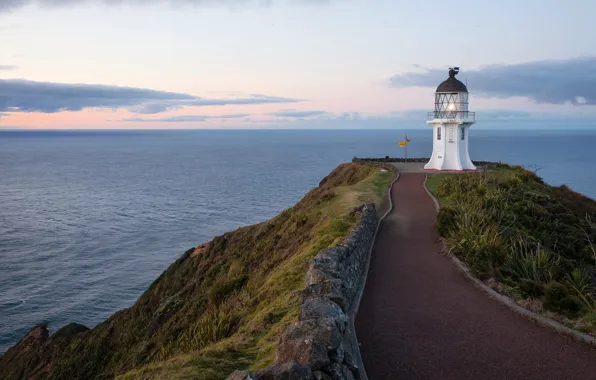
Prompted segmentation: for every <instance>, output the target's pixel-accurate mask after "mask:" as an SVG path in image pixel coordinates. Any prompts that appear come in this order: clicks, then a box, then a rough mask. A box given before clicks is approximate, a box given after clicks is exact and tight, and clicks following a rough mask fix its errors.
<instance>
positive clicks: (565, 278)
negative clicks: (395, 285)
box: [427, 164, 596, 334]
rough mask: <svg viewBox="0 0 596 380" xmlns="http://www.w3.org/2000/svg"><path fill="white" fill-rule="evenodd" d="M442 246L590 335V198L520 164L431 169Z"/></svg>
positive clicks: (595, 321) (595, 314)
mask: <svg viewBox="0 0 596 380" xmlns="http://www.w3.org/2000/svg"><path fill="white" fill-rule="evenodd" d="M427 185H428V188H429V190H430V191H431V192H432V193H434V195H435V196H437V198H438V200H439V203H440V204H441V209H440V212H439V214H438V218H437V229H438V231H439V233H440V235H441V236H442V238H443V239H444V242H445V245H446V248H447V250H448V251H449V252H450V253H451V254H454V255H456V256H457V257H459V258H460V259H461V260H463V261H464V262H465V263H466V264H467V265H468V266H469V268H470V269H471V270H472V271H473V272H474V273H475V275H476V276H477V277H479V278H480V279H482V280H484V281H486V282H487V283H488V284H490V285H491V286H492V287H493V288H495V289H496V290H498V291H500V292H501V293H504V294H507V295H509V296H511V297H512V298H514V299H516V300H517V302H518V303H519V304H521V305H523V306H525V307H527V308H529V309H532V310H533V311H536V312H544V313H547V314H549V316H551V317H554V318H556V319H559V320H560V321H563V322H565V323H567V324H568V325H571V327H575V328H578V329H580V330H583V331H585V332H589V333H592V334H594V333H596V298H595V290H596V283H595V278H596V276H595V275H596V270H595V264H596V202H595V201H593V200H591V199H589V198H587V197H584V196H583V195H581V194H578V193H575V192H573V191H571V190H570V189H569V188H567V187H566V186H560V187H551V186H548V185H546V184H545V183H544V182H543V181H542V179H541V178H539V177H538V176H537V175H536V174H535V173H534V172H531V171H528V170H526V169H524V168H522V167H519V166H508V165H504V164H499V165H496V166H495V167H494V168H493V169H492V170H490V171H488V172H485V173H473V174H464V175H459V174H437V175H433V176H431V177H430V178H429V180H428V182H427Z"/></svg>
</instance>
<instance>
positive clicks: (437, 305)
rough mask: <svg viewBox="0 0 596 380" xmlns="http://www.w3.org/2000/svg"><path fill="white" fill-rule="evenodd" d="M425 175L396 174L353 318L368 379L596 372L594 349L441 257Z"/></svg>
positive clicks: (563, 377)
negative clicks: (496, 296) (488, 290)
mask: <svg viewBox="0 0 596 380" xmlns="http://www.w3.org/2000/svg"><path fill="white" fill-rule="evenodd" d="M424 177H425V175H424V174H414V173H402V174H401V177H400V179H399V180H398V181H397V182H396V183H395V185H394V187H393V194H392V199H393V202H394V209H393V211H392V212H391V213H390V214H389V215H388V216H387V218H385V220H383V222H382V223H381V226H380V228H379V231H378V235H377V239H376V242H375V246H374V248H373V253H372V261H371V264H370V272H369V274H368V279H367V283H366V288H365V290H364V295H363V298H362V302H361V304H360V309H359V312H358V316H357V319H356V330H357V333H358V339H359V341H360V343H361V346H360V348H361V353H362V358H363V360H364V366H365V368H366V371H367V374H368V377H369V379H370V380H384V379H391V380H394V379H395V380H397V379H416V380H422V379H433V380H440V379H454V380H465V379H475V380H476V379H480V380H492V379H503V380H505V379H506V380H517V379H520V380H521V379H523V380H531V379H536V380H538V379H539V380H547V379H552V380H571V379H582V380H588V379H596V350H594V349H592V348H591V347H589V346H587V345H584V344H582V343H579V342H576V341H574V340H572V339H571V338H569V337H567V336H564V335H559V334H557V333H556V332H554V331H551V330H549V329H546V328H543V327H540V326H538V325H536V324H534V323H533V322H532V321H530V320H528V319H526V318H524V317H522V316H520V315H518V314H516V313H514V312H513V311H511V310H510V309H508V308H507V307H506V306H504V305H502V304H500V303H498V302H497V301H495V300H493V299H491V298H489V297H488V296H487V295H486V294H485V293H483V292H482V291H480V290H479V289H477V288H475V287H474V286H473V285H472V284H471V283H470V282H468V281H467V280H466V279H465V277H464V275H463V274H462V273H460V272H459V271H458V270H457V269H456V268H455V266H454V265H453V264H452V262H451V260H450V259H449V258H448V257H445V256H443V255H441V254H438V253H439V251H440V249H441V246H440V244H439V242H438V237H439V236H438V234H437V233H436V232H435V229H434V222H435V216H436V212H435V208H434V204H433V201H432V199H431V198H430V197H429V196H428V194H426V191H425V190H424V187H423V183H424Z"/></svg>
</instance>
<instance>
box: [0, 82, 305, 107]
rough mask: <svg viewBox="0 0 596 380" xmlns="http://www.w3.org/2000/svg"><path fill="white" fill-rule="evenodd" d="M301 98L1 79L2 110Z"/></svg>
mask: <svg viewBox="0 0 596 380" xmlns="http://www.w3.org/2000/svg"><path fill="white" fill-rule="evenodd" d="M297 101H299V100H298V99H289V98H281V97H275V96H265V95H249V96H248V97H245V98H237V99H234V98H232V99H205V98H200V97H197V96H193V95H189V94H183V93H175V92H167V91H156V90H150V89H142V88H133V87H118V86H105V85H95V84H62V83H48V82H33V81H27V80H22V79H0V112H2V111H9V112H44V113H53V112H60V111H80V110H82V109H85V108H111V109H117V108H128V109H129V110H131V111H133V112H137V113H143V114H155V113H159V112H163V111H167V110H171V109H178V108H182V107H185V106H201V105H228V104H266V103H292V102H297Z"/></svg>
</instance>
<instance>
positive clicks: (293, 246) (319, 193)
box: [0, 164, 393, 380]
mask: <svg viewBox="0 0 596 380" xmlns="http://www.w3.org/2000/svg"><path fill="white" fill-rule="evenodd" d="M392 176H393V175H392V173H391V172H386V171H380V169H379V168H378V167H374V166H369V165H360V164H343V165H340V166H339V167H338V168H337V169H336V170H334V171H333V172H332V173H331V174H330V175H329V176H327V177H326V178H325V179H323V180H322V181H321V183H320V185H319V186H318V187H317V188H315V189H313V190H312V191H310V192H309V193H308V194H307V195H306V196H305V197H304V198H303V199H302V200H301V201H300V202H299V203H298V204H296V205H295V206H294V207H291V208H289V209H287V210H285V211H283V212H282V213H281V214H280V215H278V216H277V217H275V218H273V219H271V220H269V221H266V222H264V223H260V224H257V225H253V226H249V227H244V228H240V229H238V230H235V231H233V232H230V233H226V234H224V235H222V236H218V237H216V238H215V239H213V240H212V241H211V242H209V243H207V244H204V245H201V246H198V247H195V248H192V249H189V250H188V251H187V252H186V253H184V255H182V257H180V258H179V259H178V260H177V261H176V262H175V263H174V264H172V265H171V266H170V267H169V268H168V269H167V270H166V271H165V272H164V273H163V274H162V275H161V276H160V277H159V278H158V279H156V280H155V281H154V282H153V284H151V286H150V287H149V288H148V290H147V291H146V292H145V293H144V294H143V295H142V296H141V297H140V298H139V300H138V301H137V302H136V303H135V304H134V305H133V306H132V307H131V308H129V309H125V310H122V311H119V312H117V313H116V314H114V315H113V316H112V317H110V318H109V319H108V320H106V321H105V322H103V323H101V324H100V325H98V326H96V327H95V328H93V329H91V330H87V329H85V328H84V327H82V328H79V329H69V330H68V331H69V332H70V333H67V334H61V335H60V336H59V337H58V338H60V339H57V337H56V336H57V335H58V334H54V335H53V336H52V337H50V338H49V340H48V341H47V342H46V343H45V344H43V345H42V346H41V347H39V348H35V347H34V348H31V349H27V350H28V351H27V350H24V351H26V352H20V353H17V352H15V351H14V350H13V351H12V352H11V351H9V352H7V353H6V354H5V355H4V357H2V358H0V378H2V379H7V380H8V379H20V378H27V377H29V376H31V377H32V378H39V379H42V378H47V379H66V378H81V379H103V378H114V377H119V378H121V379H140V378H142V379H146V378H159V379H171V378H197V379H201V380H208V379H225V378H226V376H227V375H228V374H229V373H230V372H232V371H233V370H234V369H236V368H250V369H257V368H262V367H265V366H268V365H270V364H272V362H273V359H274V355H275V350H276V346H277V343H278V339H279V336H280V334H281V332H282V331H283V330H284V329H285V328H286V327H287V326H288V325H290V324H292V323H294V322H296V321H297V318H298V312H299V299H300V290H301V289H302V288H303V286H304V276H305V273H306V270H307V268H308V263H309V261H310V260H311V259H312V258H313V257H314V256H315V255H316V254H317V252H318V251H319V250H321V249H323V248H327V247H330V246H333V245H336V244H338V243H339V242H341V241H342V239H343V238H344V237H345V236H346V235H347V234H349V232H350V231H351V230H352V228H353V227H354V225H355V224H356V222H357V220H358V217H359V215H358V214H357V213H356V212H354V209H355V208H356V207H357V206H360V205H362V204H364V203H376V204H377V206H379V205H380V204H381V200H382V198H383V194H384V193H385V191H386V189H387V187H388V185H389V183H390V181H391V179H392ZM17 357H18V360H17V359H15V358H17Z"/></svg>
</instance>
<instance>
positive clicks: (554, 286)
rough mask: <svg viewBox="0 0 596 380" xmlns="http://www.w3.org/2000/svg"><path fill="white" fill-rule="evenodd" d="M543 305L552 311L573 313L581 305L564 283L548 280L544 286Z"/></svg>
mask: <svg viewBox="0 0 596 380" xmlns="http://www.w3.org/2000/svg"><path fill="white" fill-rule="evenodd" d="M544 307H545V308H547V309H549V310H552V311H557V312H569V313H571V314H575V313H577V312H578V311H580V310H581V307H582V305H581V301H580V300H579V299H578V298H577V297H575V296H574V295H573V294H572V292H571V291H570V289H568V288H567V287H566V286H565V285H563V284H561V283H560V282H557V281H550V282H549V283H547V284H546V285H545V287H544Z"/></svg>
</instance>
